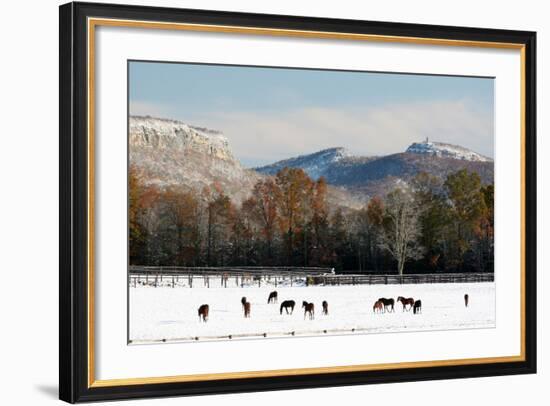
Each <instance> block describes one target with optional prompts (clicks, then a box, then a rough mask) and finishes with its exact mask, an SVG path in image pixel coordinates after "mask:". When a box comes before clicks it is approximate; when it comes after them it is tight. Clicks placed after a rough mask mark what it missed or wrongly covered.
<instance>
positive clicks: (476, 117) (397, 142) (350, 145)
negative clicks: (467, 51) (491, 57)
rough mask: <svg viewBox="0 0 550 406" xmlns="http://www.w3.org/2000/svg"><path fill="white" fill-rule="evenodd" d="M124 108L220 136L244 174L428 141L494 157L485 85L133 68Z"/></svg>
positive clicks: (443, 79) (271, 71)
mask: <svg viewBox="0 0 550 406" xmlns="http://www.w3.org/2000/svg"><path fill="white" fill-rule="evenodd" d="M129 104H130V105H129V113H130V114H131V115H149V116H153V117H160V118H170V119H176V120H181V121H183V122H185V123H187V124H190V125H194V126H199V127H207V128H210V129H213V130H218V131H221V132H223V133H224V135H225V136H226V137H227V138H228V140H229V143H230V147H231V149H232V151H233V154H234V155H235V156H236V157H237V158H238V159H239V160H240V161H241V163H242V164H243V165H245V166H247V167H255V166H261V165H265V164H269V163H273V162H276V161H279V160H281V159H286V158H290V157H294V156H297V155H303V154H309V153H313V152H316V151H319V150H322V149H326V148H332V147H344V148H347V149H348V150H349V151H350V152H351V153H352V154H354V155H386V154H391V153H397V152H403V151H404V150H405V149H406V148H407V147H408V146H409V145H410V144H411V143H413V142H418V141H422V140H424V139H425V138H426V137H428V138H429V139H430V141H439V142H446V143H451V144H457V145H461V146H464V147H467V148H470V149H472V150H474V151H475V152H478V153H481V154H483V155H486V156H489V157H491V158H492V157H493V156H494V151H493V149H494V80H493V79H492V78H474V77H456V76H434V75H416V74H414V75H413V74H393V73H374V72H349V71H333V70H305V69H287V68H265V67H246V66H224V65H201V64H185V63H165V62H138V61H132V62H130V64H129Z"/></svg>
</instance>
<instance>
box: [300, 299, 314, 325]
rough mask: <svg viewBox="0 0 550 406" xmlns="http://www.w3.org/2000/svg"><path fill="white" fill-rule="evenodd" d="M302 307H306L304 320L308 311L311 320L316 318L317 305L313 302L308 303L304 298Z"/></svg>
mask: <svg viewBox="0 0 550 406" xmlns="http://www.w3.org/2000/svg"><path fill="white" fill-rule="evenodd" d="M302 308H303V309H304V320H305V319H306V314H307V313H309V319H310V320H313V319H314V318H315V305H314V304H313V303H308V302H306V301H305V300H304V301H303V302H302Z"/></svg>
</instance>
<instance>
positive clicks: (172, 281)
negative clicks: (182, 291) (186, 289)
mask: <svg viewBox="0 0 550 406" xmlns="http://www.w3.org/2000/svg"><path fill="white" fill-rule="evenodd" d="M172 288H174V275H172Z"/></svg>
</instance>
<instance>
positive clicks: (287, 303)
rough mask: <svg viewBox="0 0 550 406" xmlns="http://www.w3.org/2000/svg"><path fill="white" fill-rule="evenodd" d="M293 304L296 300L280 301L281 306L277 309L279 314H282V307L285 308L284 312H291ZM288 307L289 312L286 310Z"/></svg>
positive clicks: (294, 304)
mask: <svg viewBox="0 0 550 406" xmlns="http://www.w3.org/2000/svg"><path fill="white" fill-rule="evenodd" d="M294 306H296V302H295V301H294V300H285V301H283V303H281V308H280V310H279V313H280V314H283V309H285V310H286V314H292V313H293V312H294ZM289 308H290V313H289V312H288V309H289Z"/></svg>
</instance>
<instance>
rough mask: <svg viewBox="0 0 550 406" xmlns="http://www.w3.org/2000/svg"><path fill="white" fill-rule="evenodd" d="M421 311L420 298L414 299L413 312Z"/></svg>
mask: <svg viewBox="0 0 550 406" xmlns="http://www.w3.org/2000/svg"><path fill="white" fill-rule="evenodd" d="M417 313H422V300H415V302H414V305H413V314H417Z"/></svg>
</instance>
